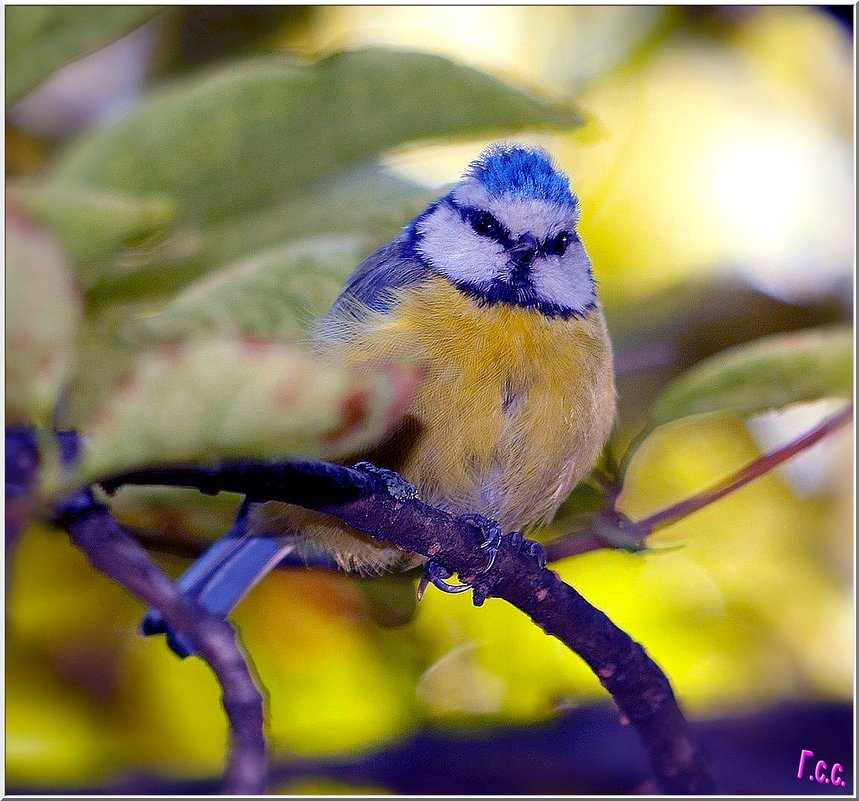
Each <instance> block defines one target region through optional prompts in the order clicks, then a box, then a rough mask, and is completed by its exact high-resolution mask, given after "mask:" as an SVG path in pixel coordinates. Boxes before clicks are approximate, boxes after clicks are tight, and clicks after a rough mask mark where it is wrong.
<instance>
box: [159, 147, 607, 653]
mask: <svg viewBox="0 0 859 801" xmlns="http://www.w3.org/2000/svg"><path fill="white" fill-rule="evenodd" d="M578 219H579V202H578V199H577V198H576V196H575V195H574V194H573V193H572V192H571V190H570V185H569V180H568V178H567V176H566V175H565V174H564V173H563V172H561V171H560V170H559V169H557V168H556V167H555V166H554V165H553V163H552V161H551V159H550V157H549V156H548V154H547V153H546V152H544V151H542V150H539V149H532V148H527V147H522V146H519V145H515V144H502V145H495V146H492V147H490V148H488V149H487V150H486V151H484V152H483V153H482V154H481V156H480V157H479V158H478V159H477V160H476V161H474V162H473V163H472V164H471V165H469V167H468V169H467V171H466V172H465V174H464V176H463V177H462V179H461V180H460V181H459V183H457V184H456V185H455V186H454V188H453V189H452V190H451V191H450V192H449V193H448V194H446V195H445V196H444V197H442V198H440V199H438V200H436V201H435V202H434V203H432V204H431V205H430V206H429V207H428V208H427V209H426V210H425V211H423V212H422V213H421V214H420V215H418V216H417V217H416V218H415V219H414V220H412V221H411V222H410V223H409V224H408V226H406V227H405V229H404V230H403V231H402V232H401V233H400V235H399V236H398V237H397V238H396V239H394V240H393V241H391V242H389V243H388V244H386V245H384V246H383V247H381V248H380V249H379V250H378V251H376V252H375V253H374V254H373V255H371V256H369V257H368V258H367V259H366V260H365V261H364V262H362V263H361V264H360V265H359V266H358V267H357V269H356V270H355V271H354V272H353V273H352V275H351V277H350V278H349V279H348V281H347V283H346V286H345V288H344V289H343V291H342V293H341V295H340V296H339V297H338V298H337V300H336V301H335V302H334V304H333V306H332V307H331V309H330V311H329V312H328V313H327V315H326V316H325V317H324V318H323V319H322V321H321V322H320V324H319V325H318V327H317V329H316V333H315V338H314V341H315V345H316V347H317V348H318V350H319V351H320V352H321V353H323V354H328V355H330V356H331V357H332V358H336V359H337V360H339V361H345V362H346V363H349V364H352V365H354V366H355V367H358V368H361V367H370V366H374V365H381V364H391V363H397V362H404V363H407V364H410V365H414V364H419V365H422V367H423V369H424V373H425V379H424V381H423V383H422V385H421V387H420V389H419V391H418V394H417V397H416V399H415V401H414V404H413V406H412V407H411V409H410V412H409V415H408V417H407V418H406V419H405V421H404V422H403V423H402V425H401V426H400V428H399V429H398V430H397V431H396V432H395V433H394V434H393V435H392V436H391V437H390V438H389V439H388V440H387V441H386V442H384V443H383V444H382V445H381V446H380V447H378V448H377V449H376V450H375V451H373V452H372V453H369V454H362V455H361V456H362V457H363V459H364V460H366V461H369V462H372V463H373V464H375V465H377V466H379V467H384V468H388V469H391V470H396V471H398V472H399V473H400V474H401V475H402V476H403V477H404V478H406V479H407V480H409V481H410V482H412V483H413V484H414V485H416V487H417V488H418V491H419V492H420V495H421V497H422V498H423V499H424V500H425V501H426V502H427V503H429V504H433V505H435V506H438V507H441V508H443V509H445V510H447V511H449V512H451V513H452V514H457V515H459V514H477V515H481V516H485V517H487V518H491V519H493V520H496V521H497V522H498V523H499V525H500V526H501V529H502V530H503V531H508V532H509V531H526V532H532V531H533V530H535V529H536V528H538V527H539V526H541V525H543V524H545V523H547V522H548V521H550V520H551V519H552V517H553V515H554V514H555V512H556V511H557V509H558V507H559V506H560V504H561V503H562V502H563V501H564V499H565V498H566V497H567V496H568V495H569V494H570V492H571V491H572V490H573V488H574V487H575V486H576V484H577V483H578V482H579V481H580V480H581V479H582V477H583V476H584V475H585V474H586V473H587V472H588V471H590V469H591V468H592V467H593V466H594V464H595V463H596V461H597V458H598V457H599V454H600V452H601V450H602V448H603V446H604V444H605V442H606V439H607V438H608V435H609V432H610V429H611V427H612V423H613V420H614V413H615V386H614V370H613V365H612V350H611V343H610V340H609V336H608V331H607V328H606V323H605V318H604V316H603V313H602V310H601V308H600V305H599V303H598V301H597V297H596V292H595V282H594V278H593V274H592V269H591V262H590V259H589V258H588V255H587V253H586V251H585V248H584V245H583V244H582V242H581V240H580V238H579V235H578V233H577V230H576V226H577V222H578ZM307 548H318V549H322V550H323V551H325V552H327V553H329V554H331V555H333V557H334V558H335V559H336V561H337V563H338V564H339V565H340V566H341V567H342V568H344V569H346V570H350V571H357V572H359V573H364V574H376V573H380V572H382V571H385V570H391V569H405V568H409V567H412V566H416V565H418V564H420V563H421V562H422V561H423V560H424V558H423V557H421V556H418V555H415V554H409V553H405V552H403V551H402V550H400V549H398V548H396V547H395V546H393V545H389V544H386V543H383V542H379V541H377V540H373V539H371V538H369V537H366V536H363V535H362V534H360V533H358V532H356V531H354V530H353V529H350V528H349V527H347V526H346V525H345V524H343V523H341V522H339V521H338V520H336V519H334V518H331V517H329V516H326V515H323V514H321V513H317V512H311V511H307V510H303V509H299V508H297V507H295V506H290V505H287V504H282V503H276V502H270V503H264V504H250V503H245V504H244V506H243V507H242V509H241V511H240V514H239V516H238V518H237V520H236V523H235V524H234V526H233V529H232V530H231V531H230V532H229V533H228V534H227V536H226V537H224V538H223V539H222V540H220V541H219V542H217V543H216V544H215V545H213V546H212V547H211V548H210V549H209V551H208V552H207V553H205V554H204V555H203V556H202V557H201V558H200V560H199V561H198V562H197V563H195V564H194V565H193V566H192V567H191V568H190V569H189V570H188V571H187V572H186V573H185V575H184V576H182V577H181V578H180V579H179V582H178V586H179V588H180V590H181V591H182V592H184V593H188V594H190V595H193V596H194V597H196V598H197V600H198V601H199V602H200V603H201V604H202V605H203V606H204V607H205V608H206V609H208V610H209V611H211V612H213V613H215V614H217V615H221V616H225V615H227V614H228V613H229V611H230V610H231V609H232V608H233V606H234V605H235V604H236V603H237V602H238V601H239V600H240V599H241V598H242V597H243V596H244V595H245V593H246V592H247V591H248V590H249V589H250V588H251V587H252V586H253V585H254V584H255V583H256V581H258V580H259V579H260V578H261V577H262V576H263V575H265V573H266V572H267V571H268V570H270V569H271V568H272V567H273V566H274V565H276V564H277V563H278V561H280V560H281V559H282V558H283V557H284V556H285V555H286V554H287V553H288V552H290V551H291V550H295V549H298V550H299V551H300V550H302V549H305V550H306V549H307ZM143 630H144V632H145V633H156V632H164V631H167V627H166V626H165V624H164V621H163V620H161V619H160V618H159V617H158V615H157V613H154V612H150V613H149V615H147V618H146V619H145V621H144V626H143ZM167 633H168V636H169V638H170V642H171V645H172V647H173V648H174V650H176V651H177V653H180V654H186V653H188V652H189V649H188V647H187V643H183V642H182V640H181V638H180V637H177V636H175V635H174V633H172V632H169V631H167Z"/></svg>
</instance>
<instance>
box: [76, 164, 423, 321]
mask: <svg viewBox="0 0 859 801" xmlns="http://www.w3.org/2000/svg"><path fill="white" fill-rule="evenodd" d="M436 194H437V193H435V192H430V191H429V190H427V189H426V188H424V187H421V186H418V185H416V184H413V183H410V182H408V181H403V180H401V179H400V178H398V177H396V176H394V175H391V174H389V173H386V172H385V171H384V170H383V169H381V168H380V167H378V166H377V165H370V166H368V165H362V166H361V167H360V168H358V169H352V170H348V171H342V172H340V173H337V174H336V175H334V176H330V177H328V178H327V179H325V180H323V181H321V182H320V183H319V184H317V185H315V186H313V187H310V188H309V189H307V190H306V191H305V192H303V193H302V195H301V197H300V198H297V199H292V200H287V201H284V202H278V203H275V204H273V205H271V206H268V207H266V208H260V209H255V210H253V211H251V212H248V213H246V214H242V215H240V216H236V217H230V218H228V219H226V220H220V221H216V222H214V223H212V224H210V225H195V224H190V223H189V224H186V225H182V226H180V227H176V228H174V229H172V230H171V231H170V235H169V237H166V238H162V239H160V240H158V241H150V242H149V243H147V245H146V246H144V247H140V248H137V249H136V251H135V252H134V254H133V259H132V258H131V257H130V256H127V255H125V254H120V257H118V258H119V259H121V261H120V263H119V264H118V265H116V266H115V265H113V264H111V263H106V264H105V265H104V267H103V268H102V269H104V270H105V271H106V272H107V275H106V276H105V278H104V280H102V281H100V282H99V284H98V285H96V286H95V287H94V288H93V289H92V290H91V291H90V293H89V296H88V301H89V304H90V306H91V307H92V308H98V307H102V306H105V305H107V304H115V303H116V302H117V301H118V300H125V301H129V300H143V299H157V298H161V297H164V296H166V295H167V294H169V293H172V292H175V291H176V290H177V289H181V288H183V287H186V286H188V284H189V283H190V282H192V281H196V280H200V278H201V276H206V275H209V274H210V273H212V271H214V270H217V269H226V266H227V265H229V264H230V262H233V261H238V260H241V259H245V258H247V257H249V256H251V255H254V254H258V253H259V252H260V251H264V250H270V249H274V248H279V249H286V248H289V247H292V246H293V243H294V242H295V240H301V239H306V238H309V237H316V236H326V237H331V236H332V235H338V234H348V235H350V236H352V237H360V238H361V239H362V240H363V241H365V242H367V246H366V248H365V249H364V250H363V252H360V253H355V254H353V255H352V256H351V257H349V258H351V259H353V260H352V261H346V262H344V263H343V264H341V265H340V275H341V278H342V277H345V276H346V275H347V274H348V273H349V272H350V271H351V269H352V267H354V266H355V265H356V264H357V263H358V260H359V257H363V256H364V255H366V254H367V253H369V252H371V251H372V250H373V249H374V248H375V247H377V246H379V245H381V244H382V243H384V242H386V241H387V240H389V239H391V238H393V237H394V236H396V235H397V233H398V232H399V231H400V230H401V229H402V227H403V226H404V225H405V224H406V223H407V222H408V221H409V220H410V219H411V218H412V217H414V216H415V215H416V214H418V213H419V212H420V211H422V210H423V209H424V208H426V206H427V205H428V204H429V203H430V202H431V201H432V200H433V198H434V197H435V196H436ZM115 261H116V260H115ZM113 277H121V282H120V281H115V280H110V279H112V278H113Z"/></svg>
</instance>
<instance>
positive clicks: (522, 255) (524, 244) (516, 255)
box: [507, 234, 539, 269]
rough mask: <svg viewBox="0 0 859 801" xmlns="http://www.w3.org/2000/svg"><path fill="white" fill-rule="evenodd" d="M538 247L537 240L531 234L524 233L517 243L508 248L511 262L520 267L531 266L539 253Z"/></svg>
mask: <svg viewBox="0 0 859 801" xmlns="http://www.w3.org/2000/svg"><path fill="white" fill-rule="evenodd" d="M538 247H539V246H538V244H537V240H536V239H534V237H533V236H531V234H522V236H520V237H519V239H517V240H516V243H515V244H514V245H513V246H512V247H510V248H508V249H507V253H508V254H509V255H510V264H511V265H512V266H514V267H518V268H520V269H523V268H526V267H530V266H531V262H533V261H534V258H535V257H536V255H537V250H538Z"/></svg>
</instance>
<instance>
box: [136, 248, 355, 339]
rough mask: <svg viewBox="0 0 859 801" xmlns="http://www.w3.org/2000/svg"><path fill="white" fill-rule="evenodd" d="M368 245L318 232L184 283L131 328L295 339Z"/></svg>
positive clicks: (178, 335)
mask: <svg viewBox="0 0 859 801" xmlns="http://www.w3.org/2000/svg"><path fill="white" fill-rule="evenodd" d="M369 249H370V246H369V245H368V244H367V242H366V240H365V239H363V238H361V237H356V236H340V237H322V238H318V239H313V240H306V241H304V242H299V243H296V244H293V245H289V246H287V247H285V248H280V249H277V250H272V251H268V252H266V253H262V254H259V255H256V256H251V257H250V258H248V259H245V260H243V261H241V262H239V263H238V264H234V265H229V266H227V267H224V268H223V269H222V270H220V271H219V272H217V273H214V274H213V275H210V276H208V277H206V278H203V279H201V280H199V281H196V282H194V283H192V284H190V285H189V286H187V287H186V288H185V289H184V290H183V291H182V292H181V293H180V294H179V295H177V296H176V297H175V298H174V299H173V300H172V301H170V302H169V303H168V304H167V305H166V306H165V307H164V308H163V309H162V310H161V311H160V312H159V313H157V314H154V315H152V316H149V317H146V318H143V319H141V320H138V321H137V324H136V325H135V326H134V330H136V331H139V332H140V333H141V334H142V335H143V336H144V337H146V338H148V339H157V340H162V341H163V340H176V339H187V338H189V337H192V336H198V335H209V336H211V335H214V334H217V335H222V336H224V335H226V336H235V335H246V336H258V337H267V338H272V339H277V340H280V341H295V340H297V339H299V338H300V337H302V336H304V334H305V333H306V331H307V328H308V325H309V324H310V323H311V322H312V321H313V320H315V319H316V318H318V317H319V316H320V315H322V314H323V313H324V312H325V311H326V310H327V309H328V307H329V306H330V305H331V303H332V302H333V301H334V299H335V298H336V297H337V295H338V294H339V292H340V289H341V287H342V285H343V280H344V278H345V277H346V275H347V274H348V273H349V272H350V271H351V270H352V268H353V267H354V266H355V265H356V264H357V263H358V262H359V261H360V260H361V257H362V256H363V255H366V254H367V252H368V251H369Z"/></svg>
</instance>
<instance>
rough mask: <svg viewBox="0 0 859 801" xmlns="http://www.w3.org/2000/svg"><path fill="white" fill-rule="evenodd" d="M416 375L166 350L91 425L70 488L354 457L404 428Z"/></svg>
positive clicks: (218, 347) (288, 358)
mask: <svg viewBox="0 0 859 801" xmlns="http://www.w3.org/2000/svg"><path fill="white" fill-rule="evenodd" d="M416 375H417V374H416V373H414V372H412V371H410V370H408V369H398V370H394V369H390V370H381V371H375V372H374V371H368V370H362V371H360V372H359V371H353V370H349V369H346V368H345V367H343V366H339V365H334V364H328V363H325V362H322V361H320V360H316V359H313V358H311V357H310V356H308V355H307V354H306V353H303V352H302V351H300V350H299V349H298V348H296V347H295V346H291V345H283V344H276V343H272V342H267V341H264V340H210V341H198V342H194V343H187V344H171V345H168V346H165V347H162V348H160V349H158V350H156V351H153V352H149V353H147V354H145V355H144V356H143V357H141V359H140V360H139V362H138V364H137V367H136V369H135V370H134V372H132V373H131V374H130V375H129V376H128V377H127V379H126V380H125V381H123V382H122V383H121V385H120V386H119V388H118V389H117V390H116V391H115V392H114V394H113V395H112V396H111V397H110V398H109V399H108V400H107V402H106V404H105V405H104V407H103V408H102V409H101V411H100V412H99V413H98V414H97V415H96V417H95V419H94V420H93V422H92V423H91V425H90V426H89V427H88V428H87V433H88V434H89V436H88V440H87V442H88V447H87V449H86V453H85V455H84V457H83V459H82V462H81V467H80V472H79V474H78V475H77V476H76V479H77V480H81V481H83V482H85V483H90V482H92V481H93V480H95V479H98V478H101V477H104V476H106V475H110V474H111V473H116V472H121V471H124V470H130V469H133V468H138V467H144V466H151V465H158V464H169V463H191V462H207V461H219V460H224V459H230V458H248V459H265V458H293V457H307V456H313V457H319V458H324V459H334V458H338V457H342V456H346V455H348V454H353V453H356V452H358V451H360V450H361V449H362V448H364V447H366V446H367V445H369V444H371V443H373V442H375V441H377V440H378V439H380V438H381V437H382V436H383V435H384V434H385V433H386V432H387V431H388V430H389V429H390V428H391V427H392V426H393V425H395V424H396V423H397V421H398V420H399V419H400V418H401V416H402V414H403V413H404V412H405V411H406V410H407V408H408V405H409V403H410V402H411V398H412V394H413V392H414V389H415V386H416Z"/></svg>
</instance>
